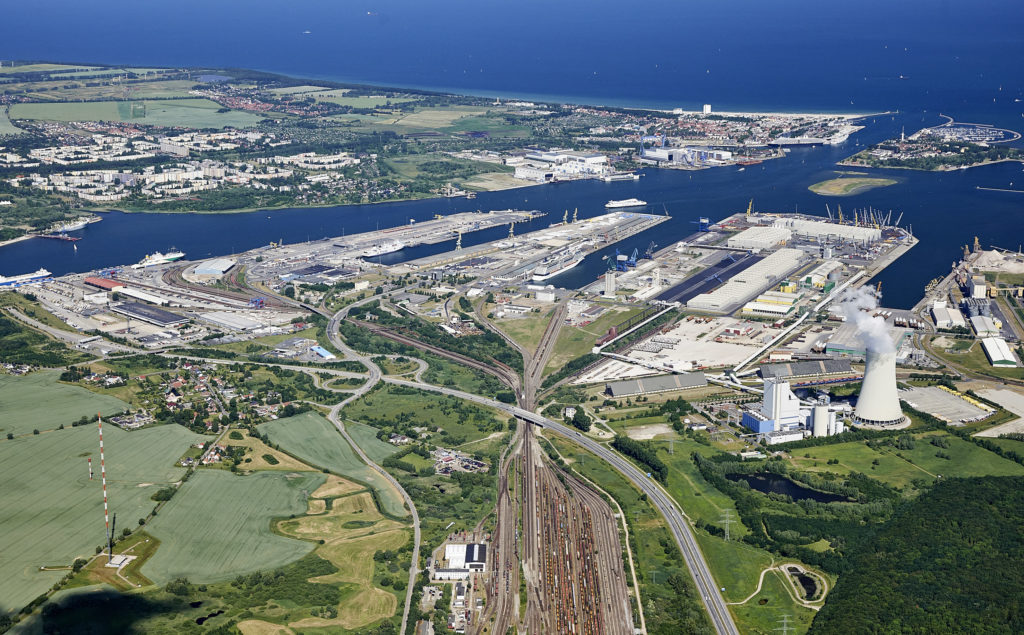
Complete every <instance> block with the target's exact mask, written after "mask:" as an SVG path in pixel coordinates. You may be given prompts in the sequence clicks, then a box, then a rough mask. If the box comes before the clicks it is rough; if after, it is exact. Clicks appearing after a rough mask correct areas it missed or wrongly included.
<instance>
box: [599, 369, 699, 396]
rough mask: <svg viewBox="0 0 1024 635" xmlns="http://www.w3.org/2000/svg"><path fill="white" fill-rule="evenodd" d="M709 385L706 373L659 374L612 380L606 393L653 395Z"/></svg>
mask: <svg viewBox="0 0 1024 635" xmlns="http://www.w3.org/2000/svg"><path fill="white" fill-rule="evenodd" d="M707 385H708V380H707V379H705V377H704V373H685V374H681V375H657V376H655V377H644V378H642V379H624V380H621V381H610V382H608V383H607V384H605V389H604V390H605V394H607V395H609V396H611V397H632V396H634V395H651V394H654V393H659V392H669V391H672V390H686V389H687V388H701V387H703V386H707Z"/></svg>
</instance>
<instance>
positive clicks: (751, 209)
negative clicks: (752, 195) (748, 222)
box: [747, 199, 754, 219]
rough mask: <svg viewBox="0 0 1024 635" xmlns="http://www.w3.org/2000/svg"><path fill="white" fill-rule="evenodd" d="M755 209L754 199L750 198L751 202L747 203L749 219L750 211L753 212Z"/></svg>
mask: <svg viewBox="0 0 1024 635" xmlns="http://www.w3.org/2000/svg"><path fill="white" fill-rule="evenodd" d="M753 211H754V199H750V202H749V203H747V218H748V219H749V218H750V213H751V212H753Z"/></svg>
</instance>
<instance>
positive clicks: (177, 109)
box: [10, 99, 263, 128]
mask: <svg viewBox="0 0 1024 635" xmlns="http://www.w3.org/2000/svg"><path fill="white" fill-rule="evenodd" d="M220 109H221V106H220V104H217V103H216V102H213V101H210V100H209V99H174V100H164V101H160V100H155V101H131V102H127V101H95V102H68V103H28V104H15V105H13V106H11V109H10V117H11V119H36V120H45V121H131V122H135V123H139V124H144V125H149V126H166V127H176V126H181V127H185V128H224V127H227V126H233V127H236V128H244V127H246V126H252V125H255V124H256V123H258V122H259V121H261V120H262V119H263V118H262V117H260V116H259V115H254V114H252V113H247V112H240V111H229V112H225V113H221V112H218V110H220Z"/></svg>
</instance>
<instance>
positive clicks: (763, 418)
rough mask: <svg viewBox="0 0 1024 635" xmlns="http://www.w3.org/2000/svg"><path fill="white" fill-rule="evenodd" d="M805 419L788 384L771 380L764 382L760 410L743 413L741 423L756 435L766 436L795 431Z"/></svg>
mask: <svg viewBox="0 0 1024 635" xmlns="http://www.w3.org/2000/svg"><path fill="white" fill-rule="evenodd" d="M806 419H807V414H806V413H802V412H801V410H800V400H799V399H797V396H796V395H794V394H793V391H792V390H790V388H789V382H786V381H781V380H778V379H774V378H771V379H767V380H765V382H764V400H763V401H762V402H761V409H760V410H759V411H757V410H754V411H749V410H748V411H746V412H744V413H743V419H742V421H741V423H742V424H743V425H744V426H745V427H747V428H749V429H751V430H753V431H754V432H756V433H758V434H767V433H769V432H777V431H792V430H796V429H798V428H800V427H802V426H803V424H804V422H805V421H806ZM779 443H781V441H779Z"/></svg>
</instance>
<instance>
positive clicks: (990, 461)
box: [793, 432, 1024, 488]
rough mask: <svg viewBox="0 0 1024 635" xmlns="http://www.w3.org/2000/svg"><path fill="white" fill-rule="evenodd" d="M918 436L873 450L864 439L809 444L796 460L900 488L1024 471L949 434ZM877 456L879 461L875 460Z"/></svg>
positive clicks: (815, 469)
mask: <svg viewBox="0 0 1024 635" xmlns="http://www.w3.org/2000/svg"><path fill="white" fill-rule="evenodd" d="M933 436H941V437H942V438H944V439H945V440H946V441H947V442H948V443H949V447H948V448H939V447H936V446H934V445H932V444H931V443H930V442H929V439H930V438H931V437H933ZM915 439H916V442H915V445H914V449H912V450H896V449H895V448H893V447H891V446H883V447H881V448H880V449H879V450H872V449H871V448H869V447H868V446H867V445H866V444H864V443H862V442H850V443H838V444H835V445H823V446H819V447H816V448H806V449H802V450H796V451H794V452H793V463H794V464H796V465H797V466H798V467H799V468H800V469H802V470H808V471H812V472H837V473H840V474H847V473H850V472H862V473H864V474H867V475H868V476H871V477H873V478H877V479H878V480H880V481H885V482H886V483H889V484H890V485H893V486H894V487H897V488H907V487H911V486H912V482H913V481H914V480H916V479H925V480H926V481H928V482H931V481H933V480H934V479H936V478H938V477H940V476H941V477H942V478H950V477H965V478H966V477H972V476H1017V475H1024V466H1022V465H1020V464H1018V463H1014V462H1013V461H1010V460H1009V459H1004V458H1002V457H1000V456H998V455H996V454H994V453H992V452H989V451H988V450H985V449H984V448H980V447H978V446H976V445H974V444H973V443H971V442H969V441H964V440H963V439H960V438H959V437H955V436H953V435H950V434H946V433H943V432H938V433H927V434H924V435H915ZM897 452H899V453H900V454H902V455H903V458H901V457H899V456H896V453H897ZM939 452H943V453H945V454H947V455H949V457H950V458H949V459H943V458H939V457H937V456H936V454H937V453H939ZM805 454H810V458H806V457H805V456H804V455H805ZM829 459H838V460H839V464H838V465H835V464H834V465H828V464H827V461H828V460H829ZM876 460H877V461H878V465H875V464H874V461H876ZM815 463H817V465H815Z"/></svg>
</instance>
